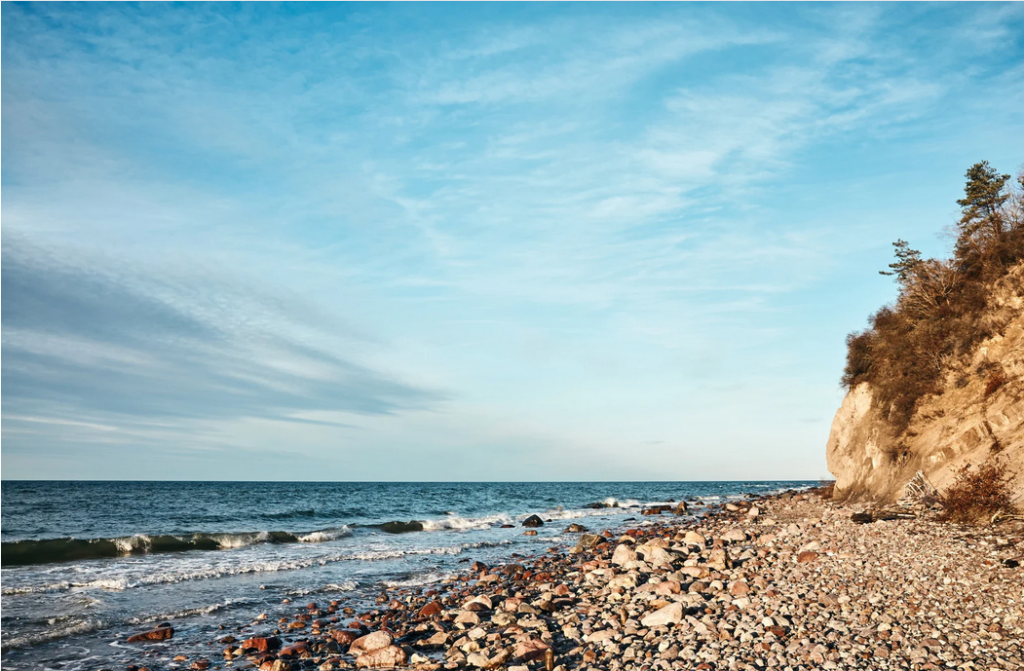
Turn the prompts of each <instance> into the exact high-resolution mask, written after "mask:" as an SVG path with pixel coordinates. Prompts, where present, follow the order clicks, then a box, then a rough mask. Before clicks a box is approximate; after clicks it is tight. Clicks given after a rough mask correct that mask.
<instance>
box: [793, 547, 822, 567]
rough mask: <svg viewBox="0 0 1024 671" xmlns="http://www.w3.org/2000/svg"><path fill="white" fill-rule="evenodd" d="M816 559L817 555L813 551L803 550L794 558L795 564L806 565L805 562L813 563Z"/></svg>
mask: <svg viewBox="0 0 1024 671" xmlns="http://www.w3.org/2000/svg"><path fill="white" fill-rule="evenodd" d="M817 558H818V553H817V552H814V551H813V550H804V551H803V552H801V553H800V554H798V555H797V556H796V563H797V564H806V563H807V562H810V561H814V560H815V559H817Z"/></svg>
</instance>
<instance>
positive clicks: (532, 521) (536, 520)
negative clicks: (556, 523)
mask: <svg viewBox="0 0 1024 671" xmlns="http://www.w3.org/2000/svg"><path fill="white" fill-rule="evenodd" d="M523 526H524V527H542V526H544V520H542V519H541V518H540V517H538V516H537V515H530V516H529V517H527V518H526V519H525V520H523Z"/></svg>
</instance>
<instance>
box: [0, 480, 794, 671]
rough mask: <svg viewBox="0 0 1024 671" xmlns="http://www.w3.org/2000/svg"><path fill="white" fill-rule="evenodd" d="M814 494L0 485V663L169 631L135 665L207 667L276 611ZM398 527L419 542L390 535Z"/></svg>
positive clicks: (32, 663) (698, 487)
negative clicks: (653, 518)
mask: <svg viewBox="0 0 1024 671" xmlns="http://www.w3.org/2000/svg"><path fill="white" fill-rule="evenodd" d="M812 484H814V483H809V482H802V481H773V482H588V483H311V482H303V483H253V482H241V483H239V482H230V483H229V482H219V483H218V482H26V481H16V482H3V483H2V485H0V495H2V507H0V511H2V525H0V530H2V538H0V540H2V552H0V558H2V564H3V568H2V576H0V577H2V579H0V589H2V597H0V598H2V609H0V611H2V615H0V632H2V633H0V643H2V650H3V652H2V663H3V667H4V668H5V669H20V668H25V669H30V668H32V669H35V668H52V669H69V670H77V669H98V668H116V667H117V666H122V667H123V666H124V665H125V664H127V663H129V662H137V661H138V659H139V652H138V651H139V649H138V648H137V647H134V646H128V645H125V644H123V643H122V642H121V641H122V640H123V638H124V637H125V635H127V634H130V633H135V632H138V631H142V630H145V629H147V628H150V627H152V626H153V625H155V624H156V623H158V622H163V621H171V622H172V623H173V624H174V626H175V629H176V634H175V637H174V639H172V641H170V642H167V643H161V644H157V645H156V646H150V649H153V650H156V653H155V654H156V655H157V656H156V658H155V659H150V660H149V661H148V662H147V665H149V666H151V668H152V667H154V666H155V667H166V666H167V664H168V663H169V662H170V659H171V657H173V656H174V655H175V654H178V653H181V652H184V653H185V654H188V653H189V652H190V651H202V652H203V653H204V654H206V655H209V654H210V648H209V647H208V646H207V644H208V642H209V641H210V640H211V639H212V638H213V636H214V635H216V633H217V631H218V626H219V625H222V624H224V625H228V626H230V625H234V624H241V623H245V622H249V621H251V620H252V618H253V617H254V616H255V615H257V614H259V613H263V612H266V613H268V614H269V615H270V617H271V618H274V615H275V613H283V612H286V611H287V612H291V609H293V608H294V606H285V605H282V602H283V600H285V599H292V600H295V601H296V602H298V601H300V600H301V601H302V602H303V603H306V602H309V601H317V602H327V601H330V600H332V599H341V600H344V601H351V602H352V603H353V604H354V605H358V604H360V603H367V601H368V600H369V599H372V598H375V597H376V596H377V595H379V594H380V593H381V591H382V590H383V589H385V588H386V587H388V586H401V585H425V584H429V583H432V582H438V581H440V580H443V579H444V578H445V577H446V576H449V575H451V574H453V573H456V572H458V571H460V570H462V569H464V568H465V566H466V564H467V563H469V562H471V561H482V562H484V563H487V564H492V563H496V562H500V561H503V560H504V559H505V558H507V557H508V556H509V555H511V554H512V553H519V554H527V555H528V554H534V553H542V552H544V551H545V550H546V549H547V548H549V547H552V546H556V545H570V544H574V543H575V540H576V538H577V537H578V536H576V535H574V534H566V533H564V531H565V528H566V526H567V525H568V524H570V523H572V522H579V523H581V524H583V525H585V526H587V527H588V528H589V529H591V530H595V531H601V530H604V529H609V528H615V527H618V526H621V525H623V524H624V523H625V522H626V521H627V519H628V518H631V517H634V518H637V519H639V518H640V516H639V512H640V507H641V506H644V505H648V504H653V503H662V502H667V501H670V500H674V501H679V500H684V499H685V500H689V501H693V500H694V499H700V500H701V501H702V502H705V503H707V504H711V503H717V502H720V501H724V500H729V499H736V498H742V497H743V496H745V495H747V494H764V493H768V492H771V491H777V490H780V489H787V488H799V487H805V486H809V485H812ZM599 502H603V503H606V504H610V505H613V506H614V507H608V508H594V507H589V506H591V505H592V504H595V503H599ZM700 510H701V506H700V505H698V506H697V507H696V512H697V513H698V514H699V512H700ZM530 514H539V515H540V516H541V518H542V519H544V520H546V521H547V523H546V524H545V525H544V526H543V527H542V528H540V529H538V534H537V535H536V536H524V535H523V531H524V529H523V528H522V527H521V526H520V523H521V521H522V520H523V519H525V518H526V517H527V516H528V515H530ZM395 521H398V522H403V523H406V522H410V521H415V522H419V523H420V525H422V530H420V531H409V532H405V533H394V531H396V530H398V529H396V528H395V527H392V526H388V524H387V523H389V522H395ZM420 525H413V527H414V528H416V527H418V526H420ZM508 525H511V526H510V527H508ZM399 528H401V527H399ZM161 655H162V657H161ZM164 657H166V659H164Z"/></svg>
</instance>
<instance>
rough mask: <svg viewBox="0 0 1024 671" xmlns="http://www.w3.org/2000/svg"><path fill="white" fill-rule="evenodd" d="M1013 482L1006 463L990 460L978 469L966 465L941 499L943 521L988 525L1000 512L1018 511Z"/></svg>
mask: <svg viewBox="0 0 1024 671" xmlns="http://www.w3.org/2000/svg"><path fill="white" fill-rule="evenodd" d="M1012 483H1013V473H1011V472H1010V470H1009V469H1008V468H1007V466H1006V464H1005V462H1003V461H999V460H989V461H987V462H985V463H983V464H981V465H979V466H978V467H977V468H972V467H971V466H970V465H969V464H968V465H967V466H964V467H963V468H962V469H960V471H959V472H958V473H957V475H956V478H955V479H954V480H953V483H952V484H951V485H950V486H949V488H948V489H946V491H944V492H943V493H942V494H941V495H940V496H939V503H941V504H942V507H943V511H942V519H943V521H946V522H958V523H961V524H977V523H983V522H988V521H989V520H991V519H992V516H993V515H995V514H996V513H999V512H1004V513H1013V512H1015V511H1014V508H1013V489H1012Z"/></svg>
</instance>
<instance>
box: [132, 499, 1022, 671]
mask: <svg viewBox="0 0 1024 671" xmlns="http://www.w3.org/2000/svg"><path fill="white" fill-rule="evenodd" d="M646 512H648V513H653V514H649V515H647V516H645V517H643V518H642V519H641V520H640V521H637V522H635V523H634V525H633V526H632V527H629V526H627V527H625V528H620V529H615V530H614V531H611V530H609V531H603V532H601V533H585V530H583V529H582V528H581V527H579V526H578V525H575V526H576V527H577V528H576V529H575V530H574V531H576V532H584V533H581V535H580V540H579V543H578V545H577V546H576V547H575V548H569V549H566V548H551V549H550V550H549V551H548V552H547V553H546V554H543V555H540V556H531V557H525V556H516V555H513V556H512V557H511V558H510V562H509V563H507V564H505V565H502V566H484V565H483V564H480V563H475V564H473V565H472V568H471V570H470V571H468V572H467V573H466V574H464V575H462V576H459V577H457V578H452V579H449V580H447V581H445V582H444V583H441V584H435V585H428V586H423V587H418V588H396V589H390V590H388V591H387V592H386V593H384V594H382V595H381V596H380V597H379V598H378V600H377V604H376V607H374V608H371V609H361V610H359V611H357V609H355V608H353V607H352V606H351V605H347V604H345V603H343V602H338V601H334V602H331V603H330V604H315V603H310V604H308V605H305V604H304V605H302V606H301V607H297V608H296V609H295V610H294V611H293V612H292V614H291V615H290V616H289V617H283V618H280V619H279V620H277V621H270V620H269V619H257V620H256V621H254V622H252V623H250V624H247V625H245V626H243V627H240V628H239V629H238V630H237V631H225V632H223V635H222V636H220V637H219V638H218V639H217V640H216V641H213V642H211V644H212V645H213V646H214V647H213V648H212V649H216V650H217V654H216V656H213V655H211V656H209V657H205V658H200V657H192V658H189V657H186V656H184V655H180V656H178V657H175V661H174V662H173V663H172V665H171V666H172V668H178V669H193V670H195V671H204V670H206V669H257V668H258V669H260V671H299V670H301V669H318V670H319V671H332V670H333V669H346V668H392V667H402V668H413V669H422V670H424V671H425V670H427V669H432V670H433V669H463V668H466V669H474V668H481V669H503V668H507V669H510V670H512V669H514V670H517V671H527V670H529V671H535V670H537V669H548V670H551V669H562V670H568V669H590V670H593V671H597V670H599V669H600V670H608V671H613V670H614V671H619V670H627V669H629V670H633V669H636V670H638V671H648V670H655V669H701V670H703V669H716V670H718V669H765V668H777V669H780V670H784V669H817V668H821V669H938V668H959V669H1024V643H1022V639H1024V569H1022V568H1021V567H1020V565H1019V562H1020V561H1021V560H1022V556H1021V555H1022V553H1024V525H1021V523H1019V522H1008V523H1004V524H1001V525H998V526H995V527H957V526H952V525H948V524H942V523H939V522H938V521H936V520H935V519H934V515H933V514H932V513H930V512H929V511H927V510H917V511H913V512H911V513H909V514H905V515H900V516H895V517H896V518H895V519H882V520H880V521H873V522H869V523H866V524H865V523H857V522H855V521H854V520H853V519H851V513H853V512H857V511H854V510H851V509H849V508H844V507H840V506H836V505H833V504H832V503H831V501H829V500H828V499H827V492H809V493H792V492H791V493H786V494H782V495H776V496H772V497H763V498H757V499H749V500H747V501H742V502H737V503H730V504H727V505H725V506H720V507H717V508H715V509H713V510H712V511H711V512H710V514H708V515H707V516H704V517H701V518H692V517H690V516H676V515H673V513H675V512H679V513H681V512H683V511H682V510H675V509H672V508H665V509H661V510H655V511H646ZM882 517H885V516H882ZM858 519H859V520H860V521H863V520H865V519H874V518H872V517H871V516H867V517H866V518H865V516H863V515H861V516H860V517H859V518H858ZM534 523H535V522H534ZM567 531H568V530H567ZM527 533H529V532H527ZM168 639H169V640H168ZM136 640H137V641H138V642H137V643H133V645H138V646H139V647H140V650H139V653H140V661H139V663H138V665H137V666H136V667H129V671H133V669H134V670H136V671H138V670H141V669H142V668H146V667H147V665H146V663H145V658H146V651H145V647H146V646H149V645H153V643H151V642H150V641H153V640H157V641H162V642H161V643H158V644H156V645H160V646H167V645H170V646H173V644H174V639H173V629H171V627H170V625H169V624H168V625H166V626H161V627H157V629H156V630H154V631H152V632H143V633H142V634H141V635H140V638H138V639H136ZM165 654H166V653H165ZM150 668H154V671H155V667H150Z"/></svg>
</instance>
